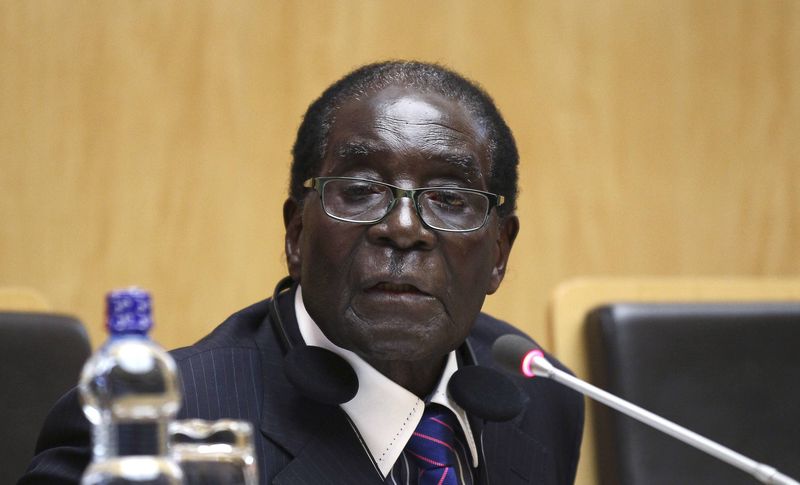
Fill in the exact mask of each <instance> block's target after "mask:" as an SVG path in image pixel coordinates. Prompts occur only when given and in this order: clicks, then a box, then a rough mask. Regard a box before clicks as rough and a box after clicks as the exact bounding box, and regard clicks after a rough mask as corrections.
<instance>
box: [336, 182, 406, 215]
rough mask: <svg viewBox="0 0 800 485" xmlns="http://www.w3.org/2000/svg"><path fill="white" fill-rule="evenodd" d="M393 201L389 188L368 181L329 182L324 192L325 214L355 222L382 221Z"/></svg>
mask: <svg viewBox="0 0 800 485" xmlns="http://www.w3.org/2000/svg"><path fill="white" fill-rule="evenodd" d="M391 201H392V193H391V191H390V189H389V187H386V186H385V185H381V184H376V183H372V182H370V181H368V180H328V181H326V182H325V186H324V188H323V190H322V205H323V207H324V209H325V212H327V213H328V214H330V215H332V216H333V217H338V218H341V219H345V220H348V221H353V222H373V221H377V220H379V219H381V218H382V217H383V216H384V215H385V214H386V210H387V209H388V208H389V204H390V203H391Z"/></svg>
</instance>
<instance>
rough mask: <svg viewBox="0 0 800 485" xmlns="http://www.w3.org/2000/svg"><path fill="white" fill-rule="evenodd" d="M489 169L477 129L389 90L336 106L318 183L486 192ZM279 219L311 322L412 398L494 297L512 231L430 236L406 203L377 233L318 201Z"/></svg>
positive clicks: (413, 95) (494, 219)
mask: <svg viewBox="0 0 800 485" xmlns="http://www.w3.org/2000/svg"><path fill="white" fill-rule="evenodd" d="M490 163H491V162H490V160H489V157H488V149H487V141H486V139H485V136H484V133H483V130H482V129H481V128H480V126H479V125H478V123H477V122H476V121H475V120H474V119H473V118H472V116H471V115H470V114H469V113H468V112H467V111H466V110H465V109H464V108H463V107H462V106H461V105H460V104H458V102H456V101H452V100H449V99H448V98H445V97H443V96H440V95H437V94H429V93H421V92H418V91H415V90H413V89H410V88H405V87H400V86H390V87H388V88H386V89H383V90H381V91H378V92H376V93H372V94H370V95H367V96H366V97H361V99H354V100H351V101H349V102H346V103H345V104H344V105H343V106H342V107H341V109H340V110H339V111H338V113H337V115H336V121H335V123H334V125H333V127H332V129H331V132H330V134H329V138H328V146H327V149H326V155H325V157H324V159H323V160H322V163H321V167H320V173H319V174H318V175H320V176H351V177H363V178H369V179H373V180H379V181H383V182H387V183H390V184H393V185H397V186H400V187H404V188H413V187H424V186H442V185H449V186H459V187H468V188H474V189H480V190H488V187H489V180H488V177H489V174H490ZM284 220H285V224H286V256H287V262H288V266H289V273H290V274H291V276H292V277H293V278H294V279H295V280H296V281H300V282H301V285H302V288H303V297H304V298H303V299H304V302H305V304H306V307H307V309H308V312H309V314H310V315H311V317H312V318H313V319H314V321H315V322H316V323H317V324H318V325H319V327H320V328H321V329H322V331H323V332H324V333H325V335H326V336H327V337H328V338H329V339H330V340H331V341H333V342H334V343H336V344H337V345H339V346H340V347H344V348H346V349H349V350H352V351H353V352H355V353H357V354H358V355H360V356H361V357H362V358H364V359H365V360H366V361H367V362H369V363H370V364H371V365H372V366H373V367H375V368H376V369H378V370H379V371H381V372H382V373H383V374H385V375H387V376H388V377H389V378H391V379H393V380H394V381H395V382H397V383H398V384H400V385H402V386H404V387H405V388H407V389H409V390H410V391H412V392H414V393H416V394H417V395H419V396H424V395H425V394H427V393H428V392H429V391H430V390H432V387H433V385H435V383H436V380H437V379H438V376H439V375H440V373H441V368H442V364H443V362H444V356H446V354H447V353H448V352H450V351H451V350H453V349H455V348H457V347H458V346H459V345H460V344H461V343H462V342H463V341H464V339H465V338H466V337H467V335H468V334H469V332H470V329H471V328H472V325H473V323H474V321H475V318H476V317H477V314H478V312H479V311H480V309H481V306H482V305H483V301H484V298H485V296H486V295H487V294H491V293H493V292H494V291H496V290H497V288H498V287H499V285H500V283H501V281H502V280H503V276H504V274H505V270H506V264H507V262H508V257H509V253H510V251H511V246H512V244H513V242H514V238H515V237H516V234H517V231H518V227H519V222H518V220H517V218H516V216H508V217H506V218H504V219H501V218H499V217H498V216H497V214H496V210H492V211H491V213H490V216H489V220H488V221H487V223H486V224H485V225H484V226H483V227H482V228H480V229H478V230H476V231H473V232H469V233H444V232H439V231H435V230H432V229H428V228H426V227H425V226H424V225H423V224H422V223H421V221H420V220H419V218H418V216H417V214H416V211H415V210H414V207H413V203H412V201H411V200H410V199H407V198H404V199H401V200H398V201H397V204H396V205H395V207H394V208H393V209H392V211H391V212H390V213H389V215H388V216H387V217H385V218H384V219H383V220H382V221H380V222H379V223H377V224H372V225H363V224H354V223H348V222H342V221H337V220H335V219H333V218H331V217H328V216H327V215H326V214H325V212H324V211H323V208H322V203H321V201H320V199H319V194H318V193H317V192H315V191H309V192H308V193H307V194H306V195H305V198H304V200H303V201H302V204H300V205H298V204H297V203H296V202H295V201H293V200H291V199H289V200H287V201H286V203H285V205H284Z"/></svg>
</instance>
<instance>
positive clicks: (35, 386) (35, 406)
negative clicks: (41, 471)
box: [0, 312, 91, 483]
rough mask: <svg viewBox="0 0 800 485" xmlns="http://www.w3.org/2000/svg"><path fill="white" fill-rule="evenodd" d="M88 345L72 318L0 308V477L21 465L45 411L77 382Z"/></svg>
mask: <svg viewBox="0 0 800 485" xmlns="http://www.w3.org/2000/svg"><path fill="white" fill-rule="evenodd" d="M90 351H91V349H90V345H89V338H88V336H87V334H86V330H85V329H84V328H83V325H81V323H80V322H79V321H78V320H76V319H75V318H72V317H69V316H65V315H55V314H49V313H22V312H0V386H2V389H3V390H2V392H0V416H2V419H3V426H2V428H3V431H2V439H0V483H14V482H15V481H16V479H17V478H19V476H20V475H22V473H23V472H24V471H25V468H26V467H27V465H28V463H29V462H30V461H31V458H32V457H33V451H34V448H35V445H36V439H37V437H38V434H39V430H40V428H41V426H42V423H43V422H44V418H45V416H46V415H47V413H48V412H49V411H50V408H52V406H53V404H55V402H56V401H57V400H58V398H59V397H60V396H61V395H62V394H64V393H65V392H66V391H67V390H69V389H70V388H71V387H73V386H74V385H75V384H77V382H78V377H79V374H80V370H81V368H82V366H83V364H84V362H85V361H86V359H87V358H88V357H89V354H90Z"/></svg>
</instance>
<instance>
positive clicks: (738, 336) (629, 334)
mask: <svg viewBox="0 0 800 485" xmlns="http://www.w3.org/2000/svg"><path fill="white" fill-rule="evenodd" d="M586 330H587V337H588V342H589V348H590V352H589V356H590V364H591V365H590V369H591V371H590V374H591V377H592V381H593V382H594V383H596V384H597V385H598V386H600V387H602V388H604V389H607V390H608V391H610V392H611V393H613V394H616V395H618V396H620V397H622V398H624V399H627V400H629V401H631V402H634V403H635V404H637V405H639V406H642V407H643V408H645V409H647V410H649V411H652V412H654V413H656V414H658V415H660V416H663V417H665V418H667V419H669V420H671V421H674V422H676V423H678V424H680V425H682V426H684V427H686V428H688V429H690V430H692V431H695V432H697V433H699V434H700V435H702V436H705V437H707V438H709V439H712V440H714V441H716V442H718V443H721V444H722V445H724V446H727V447H729V448H731V449H733V450H734V451H737V452H739V453H742V454H744V455H745V456H748V457H750V458H752V459H755V460H756V461H759V462H762V463H766V464H768V465H771V466H773V467H775V468H777V469H778V470H780V471H781V472H783V473H785V474H787V475H789V476H794V477H798V476H800V352H798V349H800V302H798V303H783V304H781V303H770V304H754V303H749V304H738V303H728V304H704V303H696V304H680V303H660V304H626V303H616V304H612V305H607V306H603V307H600V308H597V309H595V310H594V311H592V312H591V313H590V314H589V316H588V318H587V328H586ZM594 416H595V420H596V422H595V425H596V427H595V429H596V431H597V435H596V436H597V443H598V451H599V458H600V459H599V467H600V477H601V483H602V484H603V485H612V484H613V485H636V484H648V485H660V484H664V485H666V484H670V485H671V484H676V483H680V484H682V485H694V484H697V485H701V484H717V483H719V484H722V483H724V484H726V485H737V484H741V485H749V484H752V483H755V480H754V478H753V477H751V476H750V475H749V474H746V473H745V472H743V471H740V470H738V469H736V468H733V467H732V466H730V465H728V464H726V463H723V462H722V461H719V460H718V459H716V458H713V457H711V456H709V455H707V454H705V453H703V452H701V451H698V450H695V449H694V448H691V447H689V446H687V445H686V444H684V443H681V442H680V441H678V440H676V439H674V438H671V437H669V436H666V435H664V434H663V433H660V432H658V431H655V430H654V429H652V428H649V427H647V426H645V425H644V424H641V423H639V422H637V421H634V420H632V419H630V418H627V417H625V416H623V415H621V414H619V413H617V412H615V411H612V410H610V409H609V408H606V407H604V406H598V407H596V409H595V414H594ZM601 443H602V444H613V446H600V444H601Z"/></svg>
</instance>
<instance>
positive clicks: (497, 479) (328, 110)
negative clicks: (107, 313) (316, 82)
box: [20, 62, 583, 485]
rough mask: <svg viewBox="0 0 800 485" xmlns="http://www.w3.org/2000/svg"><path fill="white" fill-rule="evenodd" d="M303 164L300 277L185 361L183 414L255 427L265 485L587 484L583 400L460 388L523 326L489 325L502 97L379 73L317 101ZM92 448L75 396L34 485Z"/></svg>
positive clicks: (54, 478)
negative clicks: (580, 465)
mask: <svg viewBox="0 0 800 485" xmlns="http://www.w3.org/2000/svg"><path fill="white" fill-rule="evenodd" d="M293 156H294V159H293V163H292V177H291V187H290V196H289V198H288V199H287V201H286V202H285V204H284V207H283V214H284V221H285V226H286V258H287V264H288V268H289V274H290V279H287V280H284V281H283V282H281V284H279V288H277V289H276V292H275V296H274V298H273V299H271V300H266V301H264V302H261V303H257V304H255V305H253V306H251V307H249V308H246V309H244V310H242V311H240V312H238V313H236V314H234V315H233V316H231V317H230V318H229V319H228V320H227V321H225V322H224V323H223V324H221V325H220V326H219V327H218V328H217V329H216V330H215V331H214V332H213V333H211V334H210V335H209V336H207V337H206V338H204V339H203V340H201V341H200V342H198V343H197V344H195V345H193V346H191V347H187V348H184V349H179V350H177V351H174V352H173V355H174V357H175V359H176V361H177V362H178V366H179V368H180V370H181V374H182V377H183V379H182V381H183V386H184V406H183V409H182V411H181V417H200V418H205V419H219V418H223V417H231V418H239V419H246V420H249V421H251V422H252V423H253V424H254V429H255V430H256V436H255V441H256V454H257V458H258V463H259V473H260V480H261V483H263V484H268V483H274V484H314V485H319V484H359V485H361V484H372V483H374V484H381V483H388V484H395V483H396V484H401V483H403V484H405V483H408V484H416V483H419V484H463V485H468V484H493V485H509V484H514V483H520V484H522V483H529V484H537V485H544V484H569V483H572V482H573V481H574V477H575V470H576V466H577V461H578V449H579V445H580V439H581V431H582V425H583V408H582V399H581V398H580V397H579V396H578V395H577V394H574V393H572V392H571V391H569V390H566V389H562V388H559V387H558V385H557V384H554V383H552V382H549V381H546V380H537V379H534V380H528V381H526V380H523V379H521V378H513V379H515V380H514V381H513V384H512V386H511V389H512V390H514V391H515V392H508V389H509V388H508V387H505V388H503V387H502V386H501V387H500V388H496V389H495V388H493V387H492V386H491V385H489V386H488V387H487V386H486V383H485V382H483V383H482V384H481V383H473V382H471V381H470V380H469V379H467V382H466V384H464V385H463V386H461V388H460V392H450V391H454V389H452V386H448V385H449V384H450V381H451V378H453V379H455V378H454V377H453V376H454V375H457V374H458V372H459V369H464V368H467V367H470V366H474V365H478V366H482V367H486V368H491V367H492V366H493V365H494V364H493V362H492V359H491V357H490V347H491V344H492V342H493V341H494V340H495V339H496V338H497V337H498V336H500V335H503V334H507V333H519V331H518V330H516V329H514V328H513V327H511V326H510V325H508V324H506V323H504V322H501V321H498V320H496V319H494V318H492V317H490V316H488V315H485V314H482V313H480V310H481V306H482V305H483V301H484V298H485V297H486V295H488V294H491V293H493V292H495V291H496V290H497V289H498V287H499V286H500V283H501V282H502V280H503V276H504V275H505V272H506V266H507V263H508V258H509V254H510V252H511V248H512V245H513V243H514V239H515V237H516V235H517V232H518V229H519V221H518V219H517V217H516V215H515V214H514V206H515V199H516V193H517V186H516V185H517V161H518V155H517V150H516V146H515V143H514V139H513V136H512V134H511V131H510V130H509V129H508V127H507V126H506V124H505V122H504V121H503V119H502V117H501V116H500V114H499V112H498V110H497V108H496V107H495V106H494V104H493V102H492V100H491V98H490V97H489V96H488V95H487V94H486V93H484V92H483V91H482V90H481V89H480V88H478V87H476V86H475V85H474V84H472V83H470V82H469V81H467V80H466V79H464V78H463V77H461V76H459V75H458V74H455V73H453V72H451V71H449V70H446V69H444V68H442V67H440V66H436V65H430V64H424V63H417V62H387V63H379V64H372V65H368V66H365V67H362V68H360V69H358V70H356V71H354V72H352V73H350V74H348V75H347V76H345V77H344V78H343V79H341V80H339V81H338V82H336V83H335V84H333V85H332V86H331V87H329V88H328V89H327V90H326V91H325V92H324V93H323V94H322V96H321V97H320V98H319V99H318V100H316V101H315V102H314V103H313V104H312V105H311V106H310V107H309V109H308V111H307V113H306V115H305V118H304V120H303V122H302V124H301V126H300V128H299V130H298V135H297V140H296V142H295V145H294V149H293ZM319 348H323V349H327V350H326V351H320V352H309V349H316V350H319ZM497 376H498V381H500V380H502V379H504V378H503V377H502V376H501V375H500V374H499V373H498V374H497ZM509 379H511V378H509ZM484 381H485V379H484ZM470 386H472V387H470ZM498 389H500V390H498ZM498 393H499V394H498ZM456 394H460V395H466V396H467V397H468V399H467V401H469V402H470V403H471V404H466V403H464V402H459V399H457V398H456V397H457V396H456ZM470 396H471V397H470ZM515 399H519V404H520V406H519V408H517V409H515V410H514V412H512V413H510V414H509V413H508V412H507V411H508V409H509V408H514V406H515V404H514V403H513V402H511V403H510V404H509V403H508V402H506V401H514V400H515ZM476 403H477V404H476ZM498 406H499V408H501V412H499V413H498V412H495V410H493V409H492V408H493V407H498ZM487 409H488V410H487ZM501 415H502V416H501ZM88 436H89V435H88V425H87V424H86V422H85V420H83V418H82V417H81V415H80V411H79V408H78V404H77V398H76V396H75V393H74V392H72V393H71V394H68V395H67V396H65V398H63V399H62V400H61V401H60V402H59V404H58V405H57V406H56V409H55V410H54V411H53V414H52V415H51V416H50V418H49V419H48V422H47V423H46V425H45V429H44V431H43V433H42V436H41V438H40V441H39V445H38V448H39V449H38V450H37V453H38V454H37V456H36V458H35V459H34V461H33V462H32V464H31V467H30V469H29V471H28V474H27V475H26V476H25V477H24V478H23V480H22V481H21V482H20V483H24V484H29V483H48V484H54V483H76V482H77V481H78V479H79V477H80V473H81V470H82V469H83V468H84V467H85V466H86V464H87V463H88V461H89V459H90V455H89V438H88Z"/></svg>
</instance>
